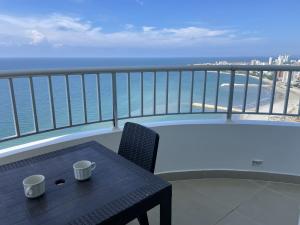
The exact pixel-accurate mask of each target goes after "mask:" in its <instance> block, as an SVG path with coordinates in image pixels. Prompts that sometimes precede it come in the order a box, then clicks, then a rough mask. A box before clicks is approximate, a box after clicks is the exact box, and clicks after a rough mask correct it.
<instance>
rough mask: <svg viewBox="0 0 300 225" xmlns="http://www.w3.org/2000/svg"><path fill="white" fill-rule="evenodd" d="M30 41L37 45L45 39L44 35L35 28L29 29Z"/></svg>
mask: <svg viewBox="0 0 300 225" xmlns="http://www.w3.org/2000/svg"><path fill="white" fill-rule="evenodd" d="M30 38H31V42H30V44H33V45H37V44H39V43H41V42H42V41H43V40H44V39H45V35H43V34H42V33H41V32H39V31H37V30H31V37H30Z"/></svg>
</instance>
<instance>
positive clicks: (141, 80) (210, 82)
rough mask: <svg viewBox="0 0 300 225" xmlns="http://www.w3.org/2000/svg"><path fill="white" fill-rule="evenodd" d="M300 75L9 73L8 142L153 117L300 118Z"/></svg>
mask: <svg viewBox="0 0 300 225" xmlns="http://www.w3.org/2000/svg"><path fill="white" fill-rule="evenodd" d="M299 71H300V66H289V65H282V66H277V65H268V66H265V65H259V66H252V65H251V66H250V65H198V66H174V67H126V68H86V69H67V70H66V69H61V70H34V71H2V72H0V127H1V129H0V142H2V141H5V140H9V139H14V138H18V137H23V136H27V135H32V134H37V133H42V132H48V131H53V130H57V129H63V128H68V127H74V126H80V125H84V124H91V123H99V122H105V121H111V122H113V126H114V127H118V121H119V120H122V119H128V118H137V117H145V116H162V115H177V114H226V116H227V119H231V118H232V115H233V114H239V115H242V114H255V115H278V116H293V117H298V116H299V115H300V108H299V96H300V95H299V94H298V93H300V89H298V88H296V87H295V88H294V89H293V90H292V86H293V84H292V80H293V79H295V78H296V76H299V78H300V75H299ZM279 80H283V81H282V82H281V81H279ZM291 92H292V94H293V96H292V97H291ZM295 96H296V97H295ZM277 98H278V99H282V101H281V102H280V103H279V107H278V105H277V106H276V107H277V108H276V109H275V108H274V106H275V105H276V101H277ZM291 98H293V102H295V101H297V104H294V105H293V107H290V106H289V101H290V99H291ZM295 98H296V100H295ZM295 107H296V108H295Z"/></svg>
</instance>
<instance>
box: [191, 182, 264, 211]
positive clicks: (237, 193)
mask: <svg viewBox="0 0 300 225" xmlns="http://www.w3.org/2000/svg"><path fill="white" fill-rule="evenodd" d="M188 184H189V185H190V186H191V188H192V189H194V190H196V191H197V192H199V193H201V194H203V195H205V196H209V197H211V198H213V199H214V200H215V201H217V202H219V203H220V204H223V205H226V206H229V207H231V208H235V207H237V206H239V205H240V204H241V203H242V202H244V201H247V200H248V199H249V198H251V197H252V196H253V195H254V194H255V193H256V192H257V191H259V190H261V189H263V188H264V186H265V185H266V183H264V182H260V183H257V182H254V181H251V180H242V179H198V180H190V181H188Z"/></svg>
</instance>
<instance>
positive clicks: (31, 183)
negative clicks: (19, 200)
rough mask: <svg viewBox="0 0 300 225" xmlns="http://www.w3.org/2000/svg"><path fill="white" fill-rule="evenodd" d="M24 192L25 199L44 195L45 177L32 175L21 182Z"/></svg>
mask: <svg viewBox="0 0 300 225" xmlns="http://www.w3.org/2000/svg"><path fill="white" fill-rule="evenodd" d="M23 186H24V192H25V196H26V197H27V198H36V197H39V196H41V195H42V194H44V193H45V177H44V176H43V175H32V176H29V177H26V178H25V179H24V180H23Z"/></svg>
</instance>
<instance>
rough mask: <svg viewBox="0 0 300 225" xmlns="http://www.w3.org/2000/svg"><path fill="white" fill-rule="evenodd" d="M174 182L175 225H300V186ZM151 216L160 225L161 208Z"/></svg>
mask: <svg viewBox="0 0 300 225" xmlns="http://www.w3.org/2000/svg"><path fill="white" fill-rule="evenodd" d="M171 183H172V184H173V212H172V213H173V223H172V224H174V225H298V224H300V223H299V221H298V220H299V212H300V210H299V205H300V185H296V184H286V183H275V182H265V181H256V180H241V179H198V180H182V181H173V182H171ZM148 216H149V220H150V225H156V224H159V208H158V207H156V208H154V209H152V210H151V211H149V212H148ZM135 224H138V223H137V221H136V220H135V221H133V222H131V223H130V225H135Z"/></svg>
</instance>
